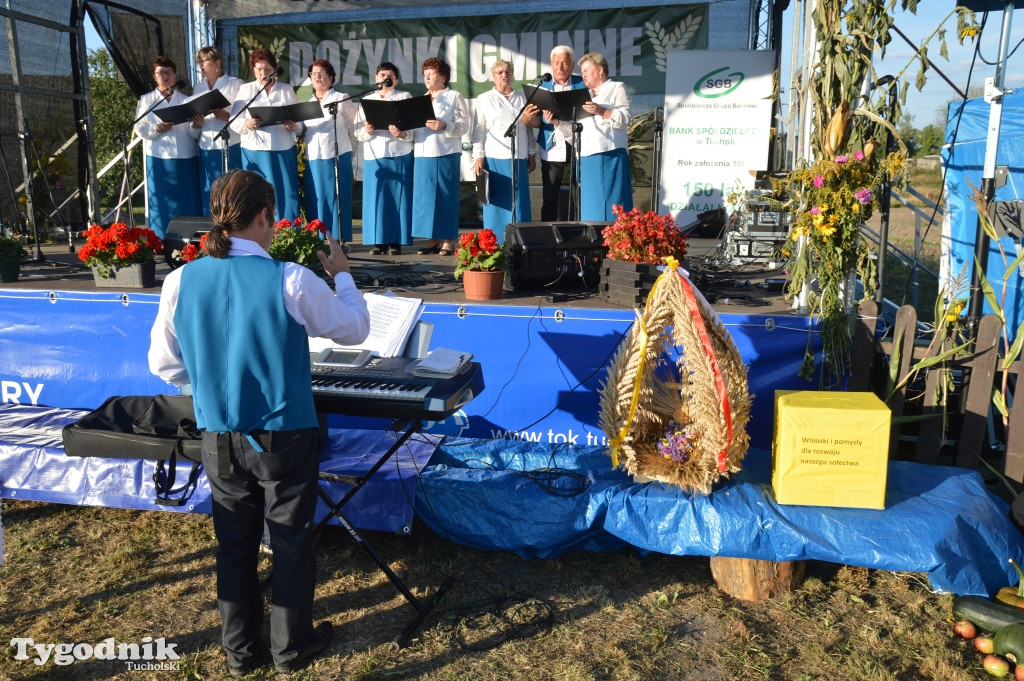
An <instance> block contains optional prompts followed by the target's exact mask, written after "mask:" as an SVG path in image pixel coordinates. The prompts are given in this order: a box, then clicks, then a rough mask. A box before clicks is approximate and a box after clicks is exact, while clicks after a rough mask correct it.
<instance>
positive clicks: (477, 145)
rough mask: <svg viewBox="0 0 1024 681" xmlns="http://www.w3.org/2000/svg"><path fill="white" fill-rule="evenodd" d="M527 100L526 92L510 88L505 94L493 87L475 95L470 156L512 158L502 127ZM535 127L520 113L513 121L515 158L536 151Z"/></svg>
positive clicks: (507, 123)
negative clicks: (471, 151) (528, 124)
mask: <svg viewBox="0 0 1024 681" xmlns="http://www.w3.org/2000/svg"><path fill="white" fill-rule="evenodd" d="M524 104H526V95H524V94H523V93H522V92H520V91H518V90H513V91H512V94H511V95H509V97H508V98H506V97H505V95H503V94H501V93H500V92H498V91H497V90H495V89H491V90H488V91H487V92H485V93H483V94H482V95H480V96H479V97H477V98H476V104H475V105H474V106H473V134H472V136H471V139H472V140H473V158H474V159H477V158H483V157H484V156H486V157H487V158H512V150H511V149H510V148H509V139H508V138H507V137H505V131H506V130H508V126H510V125H512V121H513V119H515V117H516V114H518V113H519V111H520V110H521V109H522V108H523V105H524ZM535 147H536V139H535V133H534V129H533V128H531V127H529V126H527V125H526V123H524V122H523V117H522V116H520V117H519V120H518V121H516V158H519V159H525V158H526V157H527V156H528V155H530V156H532V155H535V154H536V153H537V150H536V148H535Z"/></svg>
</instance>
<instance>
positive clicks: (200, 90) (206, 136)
mask: <svg viewBox="0 0 1024 681" xmlns="http://www.w3.org/2000/svg"><path fill="white" fill-rule="evenodd" d="M240 87H242V79H241V78H235V77H234V76H229V75H227V74H224V75H223V76H221V77H220V78H218V79H217V82H216V83H214V84H213V87H212V88H211V87H210V86H209V84H208V83H207V82H206V79H205V78H200V79H199V85H196V89H195V91H194V92H193V93H192V96H191V97H189V100H193V99H195V98H196V97H198V96H199V95H204V94H206V93H207V92H210V91H211V90H220V93H221V94H222V95H224V99H226V100H228V105H227V107H226V108H227V110H228V113H229V114H230V113H231V109H232V106H233V105H232V104H231V103H232V102H234V101H235V97H237V96H238V88H240ZM251 96H252V95H250V97H251ZM227 124H228V122H227V121H222V120H220V119H219V118H217V117H216V116H214V115H213V113H212V112H211V113H210V114H208V115H207V116H206V118H205V119H204V120H203V127H201V128H193V127H192V126H191V125H190V126H189V130H190V131H191V133H192V137H193V138H195V139H198V140H199V148H200V149H205V150H207V151H209V150H214V149H223V148H224V140H220V139H217V133H218V132H220V131H221V130H222V129H223V128H224V126H225V125H227ZM228 142H229V143H230V144H238V133H237V132H235V131H234V130H231V131H230V132H229V133H228Z"/></svg>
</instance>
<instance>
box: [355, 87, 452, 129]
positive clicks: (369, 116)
mask: <svg viewBox="0 0 1024 681" xmlns="http://www.w3.org/2000/svg"><path fill="white" fill-rule="evenodd" d="M360 104H362V106H363V115H364V116H366V121H367V122H368V123H369V124H370V125H372V126H373V127H374V128H376V129H377V130H387V129H388V126H389V125H394V126H395V127H397V128H398V129H399V130H414V129H416V128H422V127H423V126H425V125H426V124H427V121H429V120H433V119H434V118H436V117H437V114H435V113H434V105H433V103H432V102H431V101H430V95H420V96H419V97H411V98H409V99H364V100H362V101H361V102H360Z"/></svg>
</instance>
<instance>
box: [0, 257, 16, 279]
mask: <svg viewBox="0 0 1024 681" xmlns="http://www.w3.org/2000/svg"><path fill="white" fill-rule="evenodd" d="M20 275H21V263H20V262H0V282H3V283H5V284H10V283H12V282H15V281H18V277H19V276H20Z"/></svg>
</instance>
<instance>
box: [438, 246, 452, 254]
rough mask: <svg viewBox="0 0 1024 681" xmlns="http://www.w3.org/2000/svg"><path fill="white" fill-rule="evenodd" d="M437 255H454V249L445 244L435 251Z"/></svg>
mask: <svg viewBox="0 0 1024 681" xmlns="http://www.w3.org/2000/svg"><path fill="white" fill-rule="evenodd" d="M437 254H438V255H454V254H455V251H453V250H452V247H451V246H447V247H445V248H442V249H440V250H438V251H437Z"/></svg>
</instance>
